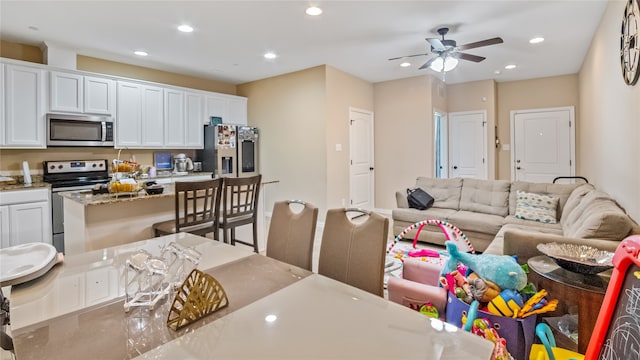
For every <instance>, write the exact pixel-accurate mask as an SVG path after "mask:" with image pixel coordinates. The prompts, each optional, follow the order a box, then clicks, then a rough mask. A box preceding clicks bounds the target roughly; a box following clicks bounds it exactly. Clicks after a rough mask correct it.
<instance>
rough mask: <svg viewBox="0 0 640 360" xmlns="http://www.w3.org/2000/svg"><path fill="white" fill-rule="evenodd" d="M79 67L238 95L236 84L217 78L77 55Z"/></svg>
mask: <svg viewBox="0 0 640 360" xmlns="http://www.w3.org/2000/svg"><path fill="white" fill-rule="evenodd" d="M76 61H77V66H76V67H77V69H78V70H81V71H89V72H95V73H100V74H107V75H113V76H121V77H126V78H131V79H138V80H146V81H152V82H157V83H161V84H168V85H175V86H183V87H187V88H192V89H199V90H205V91H214V92H219V93H224V94H231V95H236V86H235V85H233V84H228V83H224V82H221V81H216V80H209V79H202V78H197V77H193V76H188V75H182V74H176V73H172V72H168V71H162V70H156V69H150V68H146V67H142V66H136V65H129V64H124V63H120V62H115V61H109V60H103V59H97V58H94V57H88V56H82V55H78V56H77V60H76Z"/></svg>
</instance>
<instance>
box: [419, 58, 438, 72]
mask: <svg viewBox="0 0 640 360" xmlns="http://www.w3.org/2000/svg"><path fill="white" fill-rule="evenodd" d="M437 58H438V56H436V57H434V58H431V59H429V61H427V62H426V63H424V64H422V66H420V67H419V68H418V69H419V70H422V69H426V68H428V67H429V66H431V64H432V63H433V62H434V61H436V59H437Z"/></svg>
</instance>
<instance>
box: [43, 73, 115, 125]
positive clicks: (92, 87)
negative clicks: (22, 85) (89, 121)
mask: <svg viewBox="0 0 640 360" xmlns="http://www.w3.org/2000/svg"><path fill="white" fill-rule="evenodd" d="M49 77H50V82H51V88H50V92H49V110H50V111H52V112H70V113H87V114H101V115H112V114H113V113H114V107H115V106H114V105H115V82H114V81H113V80H111V79H107V78H100V77H95V76H83V75H80V74H75V73H67V72H61V71H51V72H50V76H49Z"/></svg>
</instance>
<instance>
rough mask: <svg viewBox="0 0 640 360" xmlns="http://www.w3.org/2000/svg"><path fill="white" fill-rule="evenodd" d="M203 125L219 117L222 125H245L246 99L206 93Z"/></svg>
mask: <svg viewBox="0 0 640 360" xmlns="http://www.w3.org/2000/svg"><path fill="white" fill-rule="evenodd" d="M205 102H206V110H205V111H206V113H205V117H204V123H205V124H209V123H210V121H211V117H213V116H215V117H219V118H221V119H222V122H223V123H224V124H240V125H246V124H247V98H245V97H241V96H234V95H226V94H217V93H207V95H206V100H205Z"/></svg>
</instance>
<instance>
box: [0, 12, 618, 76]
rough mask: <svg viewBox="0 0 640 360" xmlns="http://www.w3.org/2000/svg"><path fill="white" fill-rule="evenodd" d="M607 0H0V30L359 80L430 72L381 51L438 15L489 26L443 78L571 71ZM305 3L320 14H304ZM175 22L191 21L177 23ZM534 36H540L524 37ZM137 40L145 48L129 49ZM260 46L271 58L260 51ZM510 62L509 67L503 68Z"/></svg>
mask: <svg viewBox="0 0 640 360" xmlns="http://www.w3.org/2000/svg"><path fill="white" fill-rule="evenodd" d="M606 3H607V1H606V0H556V1H542V0H538V1H522V0H514V1H506V0H501V1H455V0H451V1H424V0H423V1H362V0H360V1H338V0H333V1H327V0H324V1H315V0H308V1H293V0H290V1H265V0H263V1H239V0H236V1H211V0H210V1H202V0H201V1H88V0H85V1H56V0H49V1H29V0H21V1H8V0H1V1H0V31H1V37H2V39H3V40H7V41H12V42H18V43H25V44H32V45H40V44H41V43H42V42H43V41H47V42H51V43H52V44H55V45H56V46H61V47H66V48H69V49H71V50H73V51H75V52H77V53H78V54H81V55H86V56H92V57H98V58H103V59H108V60H113V61H119V62H124V63H130V64H135V65H140V66H145V67H150V68H156V69H161V70H166V71H172V72H177V73H182V74H188V75H193V76H197V77H203V78H208V79H215V80H221V81H224V82H228V83H233V84H240V83H245V82H248V81H253V80H258V79H263V78H267V77H271V76H276V75H280V74H284V73H288V72H292V71H297V70H302V69H306V68H309V67H313V66H317V65H322V64H327V65H330V66H333V67H335V68H338V69H340V70H342V71H345V72H347V73H350V74H352V75H355V76H357V77H359V78H361V79H364V80H367V81H370V82H380V81H386V80H393V79H399V78H405V77H411V76H417V75H423V74H434V75H436V76H438V75H437V74H436V73H434V72H432V71H431V70H428V69H424V70H418V67H419V66H420V65H422V64H423V63H424V62H426V61H427V60H428V59H429V57H428V56H421V57H415V58H412V59H411V62H412V63H413V65H412V66H411V67H408V68H401V67H400V66H399V64H400V62H402V60H395V61H389V60H387V59H389V58H392V57H397V56H404V55H410V54H419V53H427V52H429V45H428V43H427V42H426V41H425V40H424V39H425V38H426V37H438V35H437V33H436V32H435V30H436V29H437V28H439V27H441V26H448V27H450V28H451V31H450V32H449V34H448V35H447V37H446V38H448V39H453V40H456V41H457V42H458V44H459V45H460V44H466V43H469V42H475V41H479V40H484V39H487V38H492V37H496V36H500V37H502V38H503V39H504V43H503V44H499V45H492V46H489V47H484V48H478V49H473V50H468V51H466V52H468V53H470V54H474V55H480V56H484V57H486V58H487V59H486V60H484V61H483V62H481V63H473V62H468V61H460V64H459V65H458V67H457V68H456V69H454V70H453V71H451V72H449V73H447V74H446V81H447V83H461V82H468V81H475V80H484V79H491V78H495V79H496V80H497V81H512V80H522V79H530V78H538V77H546V76H555V75H562V74H574V73H577V72H578V71H579V70H580V66H581V65H582V60H583V58H584V55H585V54H586V52H587V50H588V47H589V44H590V43H591V39H592V37H593V34H594V32H595V29H596V28H597V26H598V23H599V22H600V18H601V17H602V14H603V12H604V9H605V7H606ZM310 4H312V5H318V6H320V7H321V8H322V9H323V10H324V13H323V14H322V15H320V16H318V17H311V16H309V15H306V14H305V12H304V11H305V8H306V7H307V6H308V5H310ZM621 16H622V15H621ZM182 23H186V24H189V25H191V26H193V27H194V28H195V31H194V32H193V33H190V34H185V33H180V32H178V31H177V30H176V27H177V26H178V25H180V24H182ZM33 27H35V28H36V29H35V30H34V29H33ZM534 36H543V37H544V38H545V39H546V40H545V41H544V42H543V43H541V44H537V45H531V44H529V43H528V40H529V39H530V38H532V37H534ZM612 41H619V39H612ZM137 49H144V50H145V51H147V52H148V53H149V56H147V57H145V58H140V57H138V56H136V55H133V51H134V50H137ZM266 51H274V52H275V53H277V54H278V58H276V59H274V60H266V59H264V58H263V57H262V55H263V53H264V52H266ZM511 63H513V64H516V65H517V66H518V67H517V68H516V69H514V70H505V69H504V66H505V65H507V64H511ZM496 70H500V72H501V73H500V74H499V75H496V74H495V73H494V72H495V71H496Z"/></svg>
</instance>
